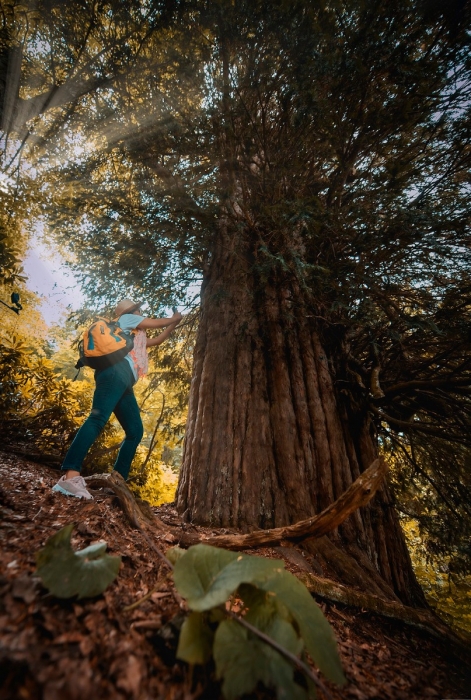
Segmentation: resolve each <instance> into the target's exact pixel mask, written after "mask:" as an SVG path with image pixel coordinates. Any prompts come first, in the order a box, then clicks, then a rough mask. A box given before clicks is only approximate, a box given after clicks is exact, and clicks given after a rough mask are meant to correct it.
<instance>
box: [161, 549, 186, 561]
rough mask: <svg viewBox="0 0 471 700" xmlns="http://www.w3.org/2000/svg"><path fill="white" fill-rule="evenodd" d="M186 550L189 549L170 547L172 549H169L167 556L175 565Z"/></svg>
mask: <svg viewBox="0 0 471 700" xmlns="http://www.w3.org/2000/svg"><path fill="white" fill-rule="evenodd" d="M186 552H187V550H186V549H182V548H181V547H170V549H167V551H166V552H165V556H166V557H167V559H168V560H169V561H170V562H171V563H172V564H173V565H175V564H176V563H177V561H178V559H180V557H182V556H183V555H184V554H186Z"/></svg>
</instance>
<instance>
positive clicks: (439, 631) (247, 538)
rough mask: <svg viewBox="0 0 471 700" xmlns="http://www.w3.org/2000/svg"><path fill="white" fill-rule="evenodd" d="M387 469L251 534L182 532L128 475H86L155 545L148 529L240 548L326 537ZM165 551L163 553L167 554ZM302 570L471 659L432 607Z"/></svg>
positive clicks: (342, 599)
mask: <svg viewBox="0 0 471 700" xmlns="http://www.w3.org/2000/svg"><path fill="white" fill-rule="evenodd" d="M386 469H387V467H386V465H385V463H384V461H383V460H376V461H375V462H374V463H373V464H372V465H371V466H370V467H369V468H368V469H367V470H366V471H365V472H363V474H361V476H360V477H359V478H358V479H357V480H356V481H355V482H354V483H353V484H352V485H351V486H350V488H349V489H348V490H347V491H346V492H345V493H344V494H343V495H342V496H341V497H340V498H339V499H338V500H337V501H335V503H333V504H332V505H331V506H329V507H328V508H326V509H325V510H324V511H323V512H322V513H320V514H319V515H317V516H315V517H313V518H309V519H308V520H303V521H300V522H298V523H295V524H294V525H289V526H286V527H280V528H274V529H273V530H259V531H256V532H252V533H248V534H246V535H215V536H205V535H202V534H198V533H182V532H181V530H179V529H177V528H172V527H169V526H168V525H166V524H165V523H163V522H162V520H160V518H158V517H157V516H156V515H155V514H154V513H153V511H152V510H151V509H150V508H149V507H148V505H147V504H146V503H145V501H141V502H140V503H139V502H138V501H137V500H136V499H135V498H134V496H133V494H132V493H131V491H130V490H129V489H128V487H127V486H126V483H125V481H124V480H123V478H122V477H121V476H120V475H119V474H117V473H116V472H112V473H111V474H97V475H93V476H89V477H87V478H86V481H87V482H88V484H89V485H90V487H92V488H93V487H105V488H109V489H112V490H113V492H114V493H115V494H116V496H117V497H118V499H119V500H120V503H121V505H122V507H123V510H124V512H125V514H126V516H127V518H128V520H129V522H130V524H131V525H132V526H133V527H136V528H137V529H139V530H141V532H142V534H143V536H144V537H145V540H146V541H147V542H148V544H152V547H153V548H154V547H155V545H153V543H152V542H151V540H150V539H149V537H148V535H147V534H146V532H147V533H150V534H154V535H156V536H158V537H159V536H160V537H162V535H165V538H164V539H165V541H167V542H171V541H172V542H175V543H176V542H178V543H179V544H181V545H183V546H191V545H193V544H197V543H199V542H202V543H204V544H210V545H213V546H218V547H222V548H224V549H232V550H240V549H250V548H256V547H262V546H274V545H277V544H279V543H280V541H282V540H291V541H292V542H301V541H302V540H304V539H307V538H321V537H323V536H324V535H325V534H326V533H327V532H330V531H331V530H333V529H334V528H336V527H338V526H339V525H340V524H341V523H342V522H343V521H344V520H345V519H346V518H347V517H348V516H349V515H351V513H353V512H354V511H355V510H356V509H357V508H359V507H361V506H364V505H365V504H366V503H368V501H369V500H370V499H371V498H372V496H373V495H374V493H375V492H376V490H377V489H378V487H379V485H380V484H381V481H382V479H383V477H384V474H385V473H386ZM161 556H162V557H163V555H161ZM296 575H297V577H298V578H299V579H300V580H301V581H302V582H303V583H304V585H305V586H306V587H307V588H308V590H309V591H311V592H312V593H314V594H315V595H318V596H320V597H322V598H325V599H326V600H329V601H335V602H338V603H342V604H344V605H349V606H353V607H357V608H362V609H364V610H368V611H370V612H373V613H376V614H378V615H382V616H384V617H389V618H392V619H395V620H400V621H401V622H404V623H406V624H408V625H411V626H413V627H419V628H421V629H424V630H426V631H427V632H429V633H430V634H432V635H434V636H436V637H440V638H445V639H447V640H449V641H450V642H451V643H452V644H453V645H455V646H456V647H457V650H458V653H459V654H460V656H462V657H463V658H466V659H467V660H468V661H469V660H470V659H471V651H470V642H471V640H469V639H467V638H465V637H464V636H461V635H458V634H457V633H456V632H454V631H453V630H452V629H451V628H450V627H448V626H447V625H446V624H445V623H444V622H442V621H441V620H440V619H439V618H438V617H437V616H436V615H434V614H433V613H432V612H430V611H428V610H425V609H417V608H411V607H408V606H406V605H403V604H402V603H401V602H399V601H398V600H397V599H396V600H393V599H391V600H387V599H386V598H385V597H380V595H375V594H373V593H368V592H362V591H358V590H356V589H354V588H351V587H349V586H344V585H342V584H340V583H337V582H335V581H332V580H331V579H326V578H323V577H321V576H316V575H314V574H312V573H308V572H306V571H299V572H298V573H297V574H296Z"/></svg>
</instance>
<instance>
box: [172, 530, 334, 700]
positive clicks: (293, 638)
mask: <svg viewBox="0 0 471 700" xmlns="http://www.w3.org/2000/svg"><path fill="white" fill-rule="evenodd" d="M167 555H168V556H169V558H170V559H171V560H172V561H173V562H174V564H175V570H174V581H175V586H176V587H177V589H178V592H179V593H180V594H181V595H182V596H184V597H185V598H186V599H187V601H188V605H189V607H190V608H191V609H192V610H193V612H192V613H191V615H190V616H189V618H188V619H187V620H186V622H185V623H184V625H183V628H182V632H181V636H180V642H179V646H178V650H177V656H178V657H179V658H180V659H183V660H184V661H187V662H188V663H191V664H195V663H199V664H202V663H205V662H206V661H207V660H209V658H210V656H211V653H212V655H213V656H214V660H215V663H216V673H217V676H218V677H219V678H221V679H222V681H223V686H222V687H223V692H224V695H225V697H226V698H227V700H235V698H237V697H239V696H241V695H243V694H244V693H249V692H251V691H252V690H253V689H254V688H255V687H256V685H257V683H259V682H262V683H264V685H266V686H271V687H274V688H276V692H277V697H278V698H279V699H280V700H281V699H282V698H286V700H288V698H289V699H291V698H293V699H295V700H303V699H304V698H307V697H308V694H307V693H308V691H307V690H306V689H305V688H303V687H301V686H300V685H298V684H297V683H296V682H295V680H294V669H293V666H292V664H291V663H290V662H289V661H288V660H287V659H286V658H285V657H284V656H283V655H282V654H281V653H280V652H279V651H277V650H276V649H274V648H273V647H272V646H269V645H268V644H267V643H265V642H264V641H263V640H261V639H260V638H259V637H257V635H256V634H255V633H252V632H251V631H250V630H248V629H246V628H244V627H242V626H241V625H240V624H239V623H238V622H237V621H236V620H234V619H229V620H228V619H226V616H225V613H224V610H225V606H226V601H227V600H228V599H231V596H235V597H236V598H237V601H238V607H239V608H240V610H241V613H242V616H243V618H244V620H246V621H247V622H248V623H250V624H251V625H253V626H254V627H256V628H257V629H258V630H259V631H260V632H263V633H264V634H265V635H267V636H268V637H270V639H271V640H273V641H274V642H276V643H277V644H278V645H280V646H281V647H283V649H285V650H286V651H288V652H290V653H291V654H293V655H295V656H297V657H299V658H300V657H301V656H302V655H303V654H304V652H305V651H307V652H309V654H310V656H311V657H312V659H313V660H314V661H315V663H316V664H317V666H318V667H319V669H320V670H321V671H322V672H323V673H324V674H325V675H326V676H327V678H329V679H330V680H332V681H334V682H336V683H338V684H339V685H341V684H343V683H344V682H345V677H344V675H343V672H342V668H341V665H340V660H339V657H338V653H337V646H336V642H335V638H334V635H333V632H332V629H331V627H330V625H329V623H328V621H327V620H326V618H325V617H324V615H323V614H322V612H321V610H320V609H319V607H318V606H317V604H316V602H315V601H314V600H313V598H312V597H311V595H310V593H309V592H308V590H307V589H306V588H305V587H304V586H303V584H302V583H301V582H300V581H298V579H296V578H295V577H294V576H293V575H292V574H290V573H289V572H288V571H285V569H284V568H283V567H284V563H283V562H282V561H279V560H276V559H265V558H263V557H254V556H248V555H246V554H239V553H236V552H228V551H225V550H223V549H218V548H216V547H210V546H208V545H203V544H198V545H196V546H194V547H190V549H189V550H188V551H187V552H183V551H182V550H181V549H179V548H174V549H171V550H170V551H169V552H167ZM233 601H234V598H232V602H233ZM308 687H309V691H310V692H311V693H312V687H311V686H310V685H308Z"/></svg>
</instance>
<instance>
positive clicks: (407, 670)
mask: <svg viewBox="0 0 471 700" xmlns="http://www.w3.org/2000/svg"><path fill="white" fill-rule="evenodd" d="M0 473H1V477H2V478H1V487H0V544H1V551H2V556H1V565H0V597H1V600H0V677H1V678H2V685H1V688H0V700H13V699H14V700H17V699H18V700H83V699H87V700H88V699H89V700H94V699H95V698H97V699H98V698H99V699H100V700H102V699H103V700H108V699H109V700H121V699H122V700H147V699H150V698H162V699H164V698H165V700H193V699H195V700H196V698H201V700H203V699H206V700H218V699H219V697H220V694H219V690H218V686H217V685H216V684H215V683H214V679H212V678H211V676H210V674H209V673H208V672H207V671H206V670H201V669H196V670H195V671H194V673H193V674H191V673H190V672H189V669H188V668H187V667H186V666H185V665H184V664H182V663H180V662H178V661H176V660H175V649H176V643H177V639H178V631H179V626H180V625H181V623H182V621H183V618H184V610H182V609H181V607H180V605H179V603H178V598H177V597H175V596H174V591H173V587H172V583H171V579H170V578H169V572H168V571H166V570H165V568H164V567H163V566H162V565H161V563H160V561H159V560H158V558H157V556H156V555H155V554H154V553H153V552H152V551H151V550H150V549H149V547H148V546H147V544H146V543H145V542H144V541H143V539H142V537H141V535H140V533H139V532H138V531H136V530H132V529H131V528H130V527H129V526H128V524H127V522H126V519H125V517H124V515H123V513H122V511H121V509H120V508H119V504H118V503H117V499H115V498H114V497H110V496H104V495H100V494H99V493H97V495H96V498H95V500H94V501H93V502H83V501H79V500H75V499H72V498H65V497H63V496H61V495H60V494H55V493H53V492H52V491H51V486H53V484H54V483H55V481H56V480H57V473H55V472H53V471H52V470H50V469H48V468H45V467H43V466H39V465H36V464H33V463H31V462H27V461H25V460H22V459H19V458H18V457H14V456H11V455H6V454H0ZM159 516H160V517H161V518H162V520H164V522H166V523H168V524H169V525H174V526H175V525H178V524H180V523H179V520H178V516H177V514H176V513H175V511H173V510H172V509H171V508H170V507H168V506H165V507H162V508H160V509H159ZM69 522H75V523H76V524H77V527H76V529H75V530H74V536H73V540H72V542H73V546H74V547H75V548H82V547H84V546H87V545H89V544H92V543H93V542H96V541H98V540H100V539H102V540H105V541H106V542H107V543H108V551H109V552H110V553H111V554H120V555H121V556H122V559H123V564H122V567H121V570H120V573H119V576H118V579H117V580H116V582H115V583H113V584H112V585H111V586H110V587H109V589H108V590H107V591H106V592H105V593H104V594H103V595H102V596H100V597H98V598H94V599H90V600H85V601H80V603H78V602H76V601H74V600H69V601H59V600H56V599H54V598H53V597H52V596H50V595H48V594H47V592H46V591H45V590H44V589H43V588H42V586H41V583H40V581H39V580H38V579H37V578H36V577H35V552H36V551H37V550H38V549H39V548H40V547H42V546H43V545H44V543H45V542H46V540H47V538H48V537H50V536H51V535H52V534H54V533H55V532H57V530H58V529H60V528H61V527H63V526H64V525H66V524H67V523H69ZM184 527H185V528H186V527H190V528H191V527H192V526H184ZM218 534H220V533H218ZM164 538H165V535H163V539H162V541H161V542H160V544H159V542H156V544H157V546H159V547H160V549H161V550H165V549H166V547H167V546H168V545H167V544H166V543H165V542H164ZM257 554H262V555H265V556H276V557H279V556H280V553H279V552H278V551H277V552H275V551H274V550H270V549H265V550H259V551H258V552H257ZM287 568H288V569H290V570H291V571H292V572H293V573H296V564H295V563H293V558H291V561H287ZM144 596H147V599H146V600H145V601H143V602H142V603H140V604H139V605H137V606H135V605H134V606H133V604H134V603H136V601H138V600H140V599H141V598H143V597H144ZM130 606H131V607H130ZM322 607H323V609H324V612H325V614H326V615H327V617H328V618H329V621H330V622H331V624H332V625H333V626H334V629H335V631H336V634H337V638H338V640H339V648H340V652H341V656H342V660H343V663H344V668H345V672H346V675H347V678H348V679H349V681H350V682H349V684H348V686H346V687H345V688H343V689H342V690H341V691H338V690H336V689H334V688H332V693H333V696H334V697H335V698H338V699H339V700H340V698H342V699H350V698H351V699H352V700H367V699H373V698H378V699H379V698H381V699H382V700H384V699H390V700H406V699H407V700H410V699H413V698H417V699H419V698H424V699H429V700H434V698H439V697H453V698H460V697H461V698H464V697H470V696H471V692H468V694H467V695H466V690H465V685H464V683H465V680H463V678H462V677H461V676H460V665H459V662H456V661H453V660H452V659H447V650H446V649H445V648H444V647H443V646H440V644H439V643H438V642H437V641H436V640H432V639H431V638H430V637H428V636H427V635H425V634H424V635H421V634H420V633H419V632H417V631H411V630H410V629H407V628H405V627H404V626H402V625H400V624H399V623H394V622H392V621H387V620H384V619H382V618H380V617H377V616H373V615H371V614H370V613H365V612H362V611H358V610H352V609H346V608H342V606H334V605H330V604H329V605H327V604H325V603H323V604H322ZM126 608H129V609H126ZM257 697H259V698H262V697H265V698H268V697H274V696H273V695H272V694H271V693H262V692H260V693H258V694H257Z"/></svg>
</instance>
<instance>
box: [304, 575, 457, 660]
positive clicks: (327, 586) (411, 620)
mask: <svg viewBox="0 0 471 700" xmlns="http://www.w3.org/2000/svg"><path fill="white" fill-rule="evenodd" d="M296 576H297V578H299V580H300V581H302V582H303V583H304V585H305V586H306V588H307V589H308V590H309V591H311V593H314V594H315V595H318V596H320V597H321V598H325V599H326V600H330V601H335V602H337V603H343V604H344V605H350V606H352V607H356V608H362V609H365V610H368V611H370V612H374V613H377V614H378V615H382V616H383V617H390V618H392V619H394V620H400V621H401V622H405V623H406V624H408V625H411V626H413V627H419V628H421V629H424V630H426V631H427V632H429V633H430V634H432V635H434V636H435V637H440V638H441V639H443V638H445V639H448V640H449V641H450V642H451V643H453V644H454V645H456V646H457V647H458V649H459V650H460V652H461V654H460V655H461V656H463V655H464V656H465V657H466V658H467V660H468V661H471V646H470V645H471V638H467V637H465V636H464V635H461V634H458V633H457V632H455V631H454V630H452V629H451V628H450V627H448V625H446V624H445V623H444V622H442V621H441V620H440V619H439V618H438V617H437V616H436V615H435V614H434V613H433V612H431V611H428V610H424V609H417V608H410V607H408V606H407V605H403V604H402V603H399V602H395V601H393V600H391V601H387V600H385V599H384V598H380V597H379V596H376V595H373V594H371V593H363V592H362V591H357V590H355V589H353V588H350V587H349V586H342V584H340V583H337V582H336V581H332V580H331V579H327V578H322V577H320V576H316V575H315V574H310V573H308V572H306V571H301V572H299V573H297V574H296Z"/></svg>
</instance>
